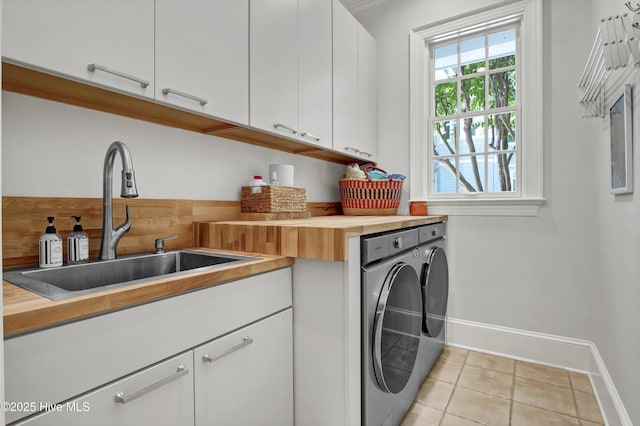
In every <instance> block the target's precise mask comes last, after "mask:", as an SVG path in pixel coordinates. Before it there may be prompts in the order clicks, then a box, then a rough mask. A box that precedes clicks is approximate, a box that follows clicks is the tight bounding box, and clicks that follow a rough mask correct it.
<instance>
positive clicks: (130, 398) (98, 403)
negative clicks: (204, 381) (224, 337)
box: [19, 352, 193, 426]
mask: <svg viewBox="0 0 640 426" xmlns="http://www.w3.org/2000/svg"><path fill="white" fill-rule="evenodd" d="M38 404H42V402H40V403H38ZM45 404H46V403H45ZM189 424H193V356H192V352H187V353H185V354H182V355H179V356H176V357H174V358H171V359H169V360H167V361H164V362H161V363H159V364H157V365H154V366H152V367H149V368H146V369H144V370H142V371H140V372H138V373H135V374H133V375H131V376H129V377H126V378H124V379H121V380H118V381H116V382H115V383H112V384H110V385H107V386H105V387H102V388H100V389H98V390H96V391H93V392H90V393H88V394H86V395H85V396H83V397H80V398H77V399H74V400H71V401H69V402H65V403H59V404H51V405H50V407H49V409H48V410H47V411H46V412H45V413H43V414H41V415H38V416H36V417H32V418H30V419H27V420H25V421H24V422H21V423H19V425H29V426H75V425H78V426H85V425H105V426H107V425H114V426H116V425H117V426H120V425H122V426H125V425H127V426H129V425H131V426H133V425H166V426H175V425H189Z"/></svg>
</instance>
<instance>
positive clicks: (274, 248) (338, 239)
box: [194, 216, 447, 262]
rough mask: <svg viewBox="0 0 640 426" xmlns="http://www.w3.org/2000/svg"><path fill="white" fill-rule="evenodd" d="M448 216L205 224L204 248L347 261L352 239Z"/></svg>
mask: <svg viewBox="0 0 640 426" xmlns="http://www.w3.org/2000/svg"><path fill="white" fill-rule="evenodd" d="M446 220H447V216H315V217H311V218H308V219H291V220H268V221H239V220H238V221H224V222H202V223H197V224H195V225H196V226H195V227H194V228H195V231H196V240H195V241H196V242H197V244H198V245H199V246H200V247H209V248H213V249H224V250H240V251H250V252H256V253H265V254H271V255H281V256H290V257H299V258H306V259H317V260H332V261H339V262H343V261H347V260H348V250H347V241H348V239H349V238H350V237H354V236H360V235H367V234H375V233H378V232H385V231H392V230H395V229H401V228H410V227H414V226H420V225H427V224H430V223H436V222H442V221H446Z"/></svg>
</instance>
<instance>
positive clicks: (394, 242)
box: [393, 237, 402, 249]
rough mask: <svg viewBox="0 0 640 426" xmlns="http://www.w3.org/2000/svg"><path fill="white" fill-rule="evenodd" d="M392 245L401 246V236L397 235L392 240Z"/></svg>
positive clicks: (398, 247)
mask: <svg viewBox="0 0 640 426" xmlns="http://www.w3.org/2000/svg"><path fill="white" fill-rule="evenodd" d="M393 247H394V248H397V249H401V248H402V237H398V238H396V239H395V240H393Z"/></svg>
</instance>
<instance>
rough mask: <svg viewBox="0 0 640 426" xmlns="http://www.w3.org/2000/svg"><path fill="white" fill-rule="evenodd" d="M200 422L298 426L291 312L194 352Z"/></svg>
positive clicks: (262, 321) (237, 332)
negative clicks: (294, 399) (295, 424)
mask: <svg viewBox="0 0 640 426" xmlns="http://www.w3.org/2000/svg"><path fill="white" fill-rule="evenodd" d="M194 366H195V398H196V399H195V411H196V415H195V419H196V426H204V425H214V424H217V425H225V426H231V425H238V426H241V425H242V426H245V425H274V426H286V425H293V342H292V312H291V309H287V310H285V311H282V312H280V313H278V314H275V315H273V316H271V317H268V318H266V319H264V320H261V321H259V322H257V323H255V324H253V325H250V326H248V327H245V328H243V329H240V330H238V331H236V332H234V333H231V334H229V335H227V336H225V337H222V338H220V339H217V340H214V341H213V342H211V343H208V344H205V345H203V346H201V347H199V348H196V349H195V350H194Z"/></svg>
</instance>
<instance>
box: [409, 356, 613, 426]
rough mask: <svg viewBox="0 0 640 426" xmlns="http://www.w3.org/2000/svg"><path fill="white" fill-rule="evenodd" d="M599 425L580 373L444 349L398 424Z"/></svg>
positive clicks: (589, 390) (585, 380)
mask: <svg viewBox="0 0 640 426" xmlns="http://www.w3.org/2000/svg"><path fill="white" fill-rule="evenodd" d="M479 424H480V425H491V426H508V425H513V426H551V425H558V426H564V425H575V426H593V425H602V424H604V421H603V420H602V415H601V413H600V409H599V407H598V403H597V401H596V398H595V395H594V394H593V389H592V388H591V382H590V381H589V378H588V377H587V376H586V375H585V374H580V373H574V372H571V371H566V370H563V369H559V368H552V367H547V366H544V365H539V364H531V363H528V362H522V361H515V360H513V359H508V358H501V357H497V356H493V355H487V354H483V353H479V352H473V351H467V350H464V349H459V348H454V347H451V346H447V347H445V350H444V352H443V353H442V356H441V357H440V359H439V360H438V362H437V363H436V365H434V367H433V369H432V370H431V373H430V374H429V377H427V379H426V380H425V381H424V383H423V384H422V387H421V388H420V393H419V394H418V396H417V397H416V400H415V402H414V403H413V405H412V406H411V408H410V410H409V412H408V413H407V415H406V416H405V418H404V421H403V422H402V426H477V425H479Z"/></svg>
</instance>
